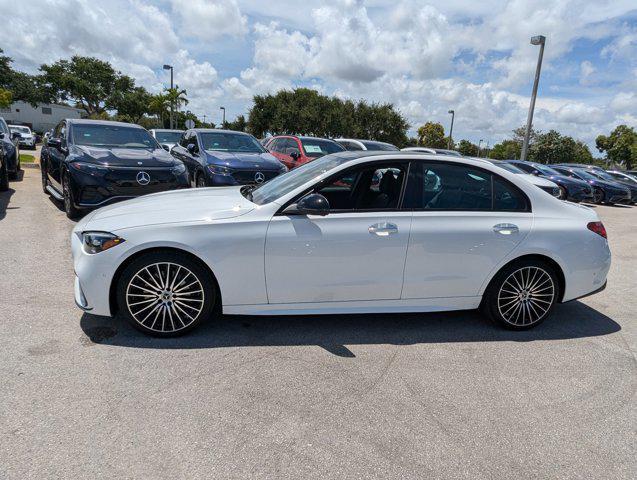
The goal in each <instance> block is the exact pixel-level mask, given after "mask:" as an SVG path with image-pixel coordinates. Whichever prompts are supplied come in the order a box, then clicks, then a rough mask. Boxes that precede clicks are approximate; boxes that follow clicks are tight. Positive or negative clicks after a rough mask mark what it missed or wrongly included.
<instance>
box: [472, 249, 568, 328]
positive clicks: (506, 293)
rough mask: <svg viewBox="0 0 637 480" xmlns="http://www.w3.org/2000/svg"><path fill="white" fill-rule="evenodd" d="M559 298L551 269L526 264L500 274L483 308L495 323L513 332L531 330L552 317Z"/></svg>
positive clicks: (537, 263)
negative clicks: (550, 314) (550, 315)
mask: <svg viewBox="0 0 637 480" xmlns="http://www.w3.org/2000/svg"><path fill="white" fill-rule="evenodd" d="M559 294H560V287H559V282H558V279H557V275H556V273H555V270H554V268H553V267H552V266H551V265H549V264H548V263H546V262H542V261H541V260H524V261H520V262H516V263H513V264H511V265H508V266H507V267H505V268H504V269H502V270H501V271H500V272H498V274H497V275H496V276H495V277H494V279H493V280H492V281H491V283H490V284H489V287H488V288H487V291H486V292H485V295H484V298H483V305H482V307H483V311H485V313H486V314H487V315H488V316H489V317H490V318H491V319H492V320H493V321H494V322H495V323H497V324H499V325H501V326H503V327H505V328H508V329H511V330H527V329H529V328H533V327H535V326H536V325H539V324H540V323H542V322H543V321H544V320H545V319H546V317H548V315H549V313H550V312H551V310H552V309H553V307H554V306H555V303H556V302H557V299H558V298H559Z"/></svg>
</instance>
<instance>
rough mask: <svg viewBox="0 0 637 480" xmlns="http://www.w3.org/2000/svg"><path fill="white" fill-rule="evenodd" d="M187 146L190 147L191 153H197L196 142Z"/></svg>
mask: <svg viewBox="0 0 637 480" xmlns="http://www.w3.org/2000/svg"><path fill="white" fill-rule="evenodd" d="M186 148H187V149H188V151H189V152H190V154H191V155H196V154H197V145H195V144H194V143H189V144H188V146H187V147H186Z"/></svg>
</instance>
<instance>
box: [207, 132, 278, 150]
mask: <svg viewBox="0 0 637 480" xmlns="http://www.w3.org/2000/svg"><path fill="white" fill-rule="evenodd" d="M200 135H201V141H202V144H203V149H204V150H211V151H215V152H245V153H263V152H265V149H264V148H263V146H262V145H261V144H260V143H259V142H258V140H257V139H256V138H254V137H253V136H252V135H244V134H240V133H227V132H202V133H200Z"/></svg>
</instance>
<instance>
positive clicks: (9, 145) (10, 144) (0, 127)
mask: <svg viewBox="0 0 637 480" xmlns="http://www.w3.org/2000/svg"><path fill="white" fill-rule="evenodd" d="M19 138H20V134H19V133H11V130H9V127H8V126H7V122H5V121H4V118H2V117H0V191H1V192H4V191H6V190H7V189H8V188H9V180H10V179H11V180H13V179H15V178H16V177H17V176H18V173H19V172H20V149H19V147H18V139H19Z"/></svg>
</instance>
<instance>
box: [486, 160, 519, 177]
mask: <svg viewBox="0 0 637 480" xmlns="http://www.w3.org/2000/svg"><path fill="white" fill-rule="evenodd" d="M491 163H492V164H494V165H495V166H497V167H500V168H504V169H505V170H506V171H507V172H511V173H517V174H520V173H524V174H526V172H525V171H524V170H522V169H521V168H518V167H516V166H515V165H511V164H510V163H506V162H491Z"/></svg>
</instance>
